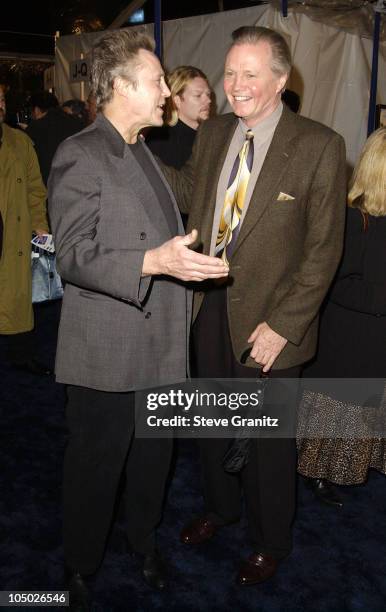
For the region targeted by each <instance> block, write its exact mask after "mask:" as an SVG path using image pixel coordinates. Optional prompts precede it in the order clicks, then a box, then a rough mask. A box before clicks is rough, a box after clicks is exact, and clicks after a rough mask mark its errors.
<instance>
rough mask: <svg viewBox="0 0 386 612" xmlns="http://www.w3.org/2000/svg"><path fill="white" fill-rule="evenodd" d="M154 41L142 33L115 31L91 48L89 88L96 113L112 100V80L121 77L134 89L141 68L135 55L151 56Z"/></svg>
mask: <svg viewBox="0 0 386 612" xmlns="http://www.w3.org/2000/svg"><path fill="white" fill-rule="evenodd" d="M154 48H155V43H154V40H153V39H152V38H151V37H150V36H148V34H146V32H145V30H143V29H140V30H134V29H130V30H115V31H113V32H108V33H107V34H104V35H103V36H102V37H101V38H100V39H99V40H98V42H97V43H96V44H95V45H94V47H93V50H92V59H91V88H92V90H93V91H94V92H95V97H96V104H97V108H98V110H101V109H103V107H104V105H105V104H106V103H107V102H109V101H110V100H111V98H112V96H113V85H114V79H116V78H117V77H121V78H123V79H126V80H128V81H130V82H131V84H132V85H133V86H134V87H137V85H138V81H137V74H136V73H137V70H138V68H139V67H140V66H141V62H140V60H139V58H138V52H139V51H140V50H141V49H145V50H146V51H151V52H154Z"/></svg>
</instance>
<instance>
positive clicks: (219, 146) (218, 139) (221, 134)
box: [193, 114, 238, 254]
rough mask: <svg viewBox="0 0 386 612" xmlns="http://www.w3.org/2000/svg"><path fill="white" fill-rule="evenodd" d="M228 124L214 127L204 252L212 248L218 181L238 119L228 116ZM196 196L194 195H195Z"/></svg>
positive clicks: (203, 225)
mask: <svg viewBox="0 0 386 612" xmlns="http://www.w3.org/2000/svg"><path fill="white" fill-rule="evenodd" d="M227 120H228V121H227V124H226V126H225V129H224V128H222V129H221V130H220V129H218V130H216V129H214V130H213V135H212V139H211V140H212V142H213V146H212V150H213V153H214V159H216V161H215V164H214V165H213V166H211V167H210V168H209V167H208V172H210V173H211V176H212V178H211V181H210V187H209V189H208V193H207V195H206V202H207V205H206V206H205V208H204V210H203V211H202V219H200V227H201V232H202V234H201V236H200V237H199V239H200V241H201V242H202V243H203V245H204V253H206V254H208V253H209V250H210V243H211V238H212V226H213V216H214V211H215V208H216V200H217V187H218V182H219V180H220V174H221V170H222V168H223V165H224V162H225V158H226V156H227V153H228V149H229V145H230V143H231V140H232V138H233V134H234V133H235V129H236V127H237V123H238V119H237V117H235V116H234V115H231V114H230V115H228V116H227ZM193 197H194V196H193Z"/></svg>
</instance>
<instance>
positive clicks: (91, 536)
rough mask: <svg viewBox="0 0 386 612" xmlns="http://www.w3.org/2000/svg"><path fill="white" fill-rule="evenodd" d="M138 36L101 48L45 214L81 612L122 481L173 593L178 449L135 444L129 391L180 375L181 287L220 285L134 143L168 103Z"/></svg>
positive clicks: (139, 544)
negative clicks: (171, 493)
mask: <svg viewBox="0 0 386 612" xmlns="http://www.w3.org/2000/svg"><path fill="white" fill-rule="evenodd" d="M153 50H154V45H153V41H152V40H151V39H149V38H148V37H147V36H146V35H145V34H143V33H141V32H140V33H138V32H131V31H130V32H127V31H117V32H111V33H108V34H106V35H105V36H103V37H102V38H101V39H100V40H99V42H98V43H97V45H96V46H95V47H94V50H93V59H92V71H91V72H92V87H93V90H94V91H95V93H96V98H97V104H98V108H99V111H100V112H99V113H98V116H97V118H96V120H95V122H94V123H93V124H92V125H91V126H89V127H88V128H87V129H85V130H83V131H82V132H81V133H79V134H77V135H75V136H74V137H72V138H69V139H68V140H66V141H65V142H64V143H63V144H62V145H61V146H60V148H59V150H58V152H57V154H56V157H55V159H54V162H53V166H52V171H51V175H50V180H49V202H50V217H51V222H52V230H53V234H54V238H55V244H56V252H57V264H58V270H59V272H60V274H61V275H62V277H63V279H64V280H65V281H66V287H65V293H64V299H63V309H62V316H61V323H60V331H59V344H58V350H57V361H56V375H57V380H58V381H59V382H61V383H65V384H67V385H68V405H67V420H68V427H69V434H70V436H69V443H68V447H67V450H66V456H65V465H64V552H65V561H66V565H67V567H68V571H69V588H70V595H72V606H73V607H74V609H79V610H86V609H88V606H89V604H88V594H87V590H86V587H85V582H84V580H83V576H84V575H88V574H92V573H94V572H95V571H96V569H97V567H98V565H99V564H100V562H101V560H102V558H103V551H104V546H105V543H106V538H107V534H108V531H109V527H110V524H111V519H112V514H113V508H114V502H115V497H116V492H117V488H118V484H119V479H120V476H121V473H122V471H123V470H125V472H126V488H127V491H126V496H125V497H126V500H127V537H128V541H129V544H130V546H131V548H132V549H133V550H134V551H136V552H138V553H140V554H141V555H142V556H143V574H144V577H145V579H146V580H147V582H148V583H149V584H150V585H151V586H153V587H156V588H159V589H162V588H163V587H164V586H165V582H166V577H165V572H164V564H163V563H162V561H161V558H160V556H159V555H158V553H157V552H156V547H155V527H156V525H157V523H158V522H159V519H160V515H161V507H162V499H163V494H164V486H165V480H166V477H167V473H168V469H169V463H170V455H171V448H172V446H171V440H165V439H164V440H144V439H138V438H136V437H135V436H134V393H133V392H134V391H136V390H139V389H143V388H145V387H150V386H155V385H162V384H166V383H175V382H177V381H183V380H184V379H185V377H186V368H187V354H188V350H187V349H188V340H187V339H188V333H189V324H190V314H191V307H190V296H189V291H187V289H186V287H185V285H184V283H183V282H181V281H200V280H203V279H206V278H220V277H223V276H224V275H226V274H227V271H228V268H227V266H226V265H224V264H223V262H221V261H220V260H219V259H218V258H214V257H208V256H206V255H202V254H199V253H195V252H194V251H193V250H190V249H189V248H188V246H189V245H190V244H191V243H193V242H194V241H195V239H196V237H197V232H196V231H195V230H194V231H192V232H191V234H190V235H188V236H184V235H183V234H184V231H183V226H182V223H181V218H180V215H179V212H178V209H177V207H176V203H175V201H174V197H173V195H172V193H171V191H170V189H169V187H168V185H167V183H166V182H165V180H164V179H163V177H162V175H161V173H160V172H159V170H158V167H157V165H156V163H155V162H154V159H153V157H152V155H151V153H150V152H149V150H148V149H147V147H146V145H145V144H144V142H143V139H142V138H141V137H138V134H139V131H140V130H141V129H143V128H144V127H146V126H158V125H161V124H162V115H163V106H164V102H165V98H167V97H168V96H169V95H170V91H169V89H168V87H167V86H166V84H165V80H164V73H163V70H162V67H161V65H160V63H159V61H158V58H157V57H156V56H155V55H154V53H153Z"/></svg>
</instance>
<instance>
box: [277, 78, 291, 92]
mask: <svg viewBox="0 0 386 612" xmlns="http://www.w3.org/2000/svg"><path fill="white" fill-rule="evenodd" d="M287 81H288V74H283V76H281V77H279V79H278V81H277V87H276V93H280V92H282V91H284V89H285V86H286V83H287Z"/></svg>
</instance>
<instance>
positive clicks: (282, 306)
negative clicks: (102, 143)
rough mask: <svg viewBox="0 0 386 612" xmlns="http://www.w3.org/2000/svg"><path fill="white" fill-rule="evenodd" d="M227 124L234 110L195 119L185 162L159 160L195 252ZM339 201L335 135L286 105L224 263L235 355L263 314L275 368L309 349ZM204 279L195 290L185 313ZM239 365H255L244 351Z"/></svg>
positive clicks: (330, 266) (334, 252)
mask: <svg viewBox="0 0 386 612" xmlns="http://www.w3.org/2000/svg"><path fill="white" fill-rule="evenodd" d="M236 125H237V119H236V118H235V116H234V115H233V114H228V115H222V116H219V117H216V118H214V119H211V120H209V121H206V122H204V124H203V125H202V126H201V127H200V129H199V130H198V133H197V137H196V141H195V145H194V149H193V154H192V157H191V159H190V160H189V162H188V163H187V164H186V165H185V166H184V168H183V169H182V170H181V171H179V172H178V171H175V170H173V169H171V168H166V169H165V173H166V176H167V178H168V180H169V182H170V184H171V186H172V189H173V191H174V193H175V195H176V198H177V202H178V203H179V205H180V207H181V210H183V212H188V211H189V212H190V214H189V225H188V231H190V230H191V229H192V228H197V229H198V232H199V240H200V243H201V247H200V248H201V249H202V251H203V252H204V253H208V252H209V248H210V240H211V232H212V223H213V214H214V208H215V202H216V191H217V184H218V181H219V176H220V172H221V169H222V166H223V164H224V160H225V157H226V154H227V150H228V147H229V144H230V141H231V139H232V136H233V133H234V130H235V128H236ZM280 194H287V195H289V196H292V198H293V199H283V195H281V196H280ZM345 202H346V167H345V148H344V142H343V139H342V138H341V137H340V136H339V135H338V134H336V133H335V132H334V131H332V130H331V129H329V128H327V127H326V126H324V125H321V124H319V123H316V122H315V121H311V120H310V119H306V118H304V117H300V116H298V115H295V114H294V113H292V112H291V111H290V110H288V109H287V108H286V107H285V108H284V110H283V114H282V117H281V119H280V121H279V123H278V126H277V128H276V131H275V133H274V136H273V139H272V142H271V145H270V147H269V150H268V153H267V156H266V158H265V161H264V164H263V168H262V170H261V173H260V176H259V178H258V180H257V182H256V185H255V188H254V191H253V194H252V197H251V202H250V205H249V207H248V211H247V213H246V217H245V220H244V222H243V225H242V227H241V230H240V234H239V237H238V241H237V244H236V246H235V249H234V252H233V256H232V260H231V264H230V282H229V286H228V291H227V295H228V318H229V329H230V334H231V340H232V346H233V350H234V354H235V356H236V358H237V359H238V360H240V359H241V357H242V355H243V354H244V353H245V351H246V350H247V349H248V346H249V345H248V343H247V338H248V337H249V335H250V334H251V332H252V331H253V330H254V329H255V327H256V326H257V325H258V323H260V322H262V321H267V323H268V324H269V325H270V326H271V328H272V329H274V330H275V331H276V332H278V333H279V334H280V335H282V336H284V337H285V338H287V339H288V344H287V345H286V347H285V348H284V350H283V351H282V353H281V354H280V355H279V357H278V358H277V360H276V362H275V364H274V369H282V368H289V367H292V366H295V365H299V364H302V363H304V362H306V361H307V360H309V359H310V358H311V357H312V356H313V354H314V352H315V349H316V342H317V331H318V311H319V308H320V305H321V302H322V300H323V298H324V296H325V294H326V292H327V290H328V287H329V285H330V283H331V280H332V278H333V276H334V273H335V271H336V268H337V265H338V263H339V260H340V257H341V250H342V240H343V228H344V216H345ZM203 289H204V287H198V291H197V293H196V294H195V302H194V316H196V315H197V313H198V310H199V308H200V306H201V304H202V300H203V298H204V294H205V291H203ZM247 365H249V366H252V367H256V364H255V362H254V361H253V360H251V359H248V361H247Z"/></svg>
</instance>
